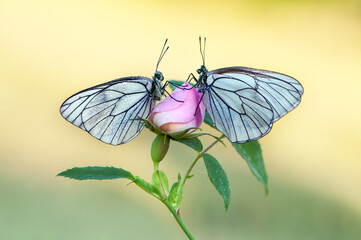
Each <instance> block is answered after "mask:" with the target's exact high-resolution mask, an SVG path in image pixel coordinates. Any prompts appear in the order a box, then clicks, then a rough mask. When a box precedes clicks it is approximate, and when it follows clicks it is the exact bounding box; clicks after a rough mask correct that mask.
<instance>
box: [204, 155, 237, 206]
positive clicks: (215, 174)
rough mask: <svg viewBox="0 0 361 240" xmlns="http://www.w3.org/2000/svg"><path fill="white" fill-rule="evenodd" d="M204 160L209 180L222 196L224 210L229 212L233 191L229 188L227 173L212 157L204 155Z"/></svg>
mask: <svg viewBox="0 0 361 240" xmlns="http://www.w3.org/2000/svg"><path fill="white" fill-rule="evenodd" d="M203 160H204V164H205V165H206V168H207V172H208V177H209V180H210V181H211V183H212V184H213V186H214V187H215V188H216V189H217V191H218V192H219V194H220V195H221V196H222V198H223V201H224V208H225V210H226V211H227V209H228V206H229V202H230V200H231V189H230V187H229V183H228V178H227V175H226V172H225V171H224V169H223V168H222V166H221V164H220V163H219V162H218V161H217V159H215V158H214V157H213V156H212V155H210V154H203Z"/></svg>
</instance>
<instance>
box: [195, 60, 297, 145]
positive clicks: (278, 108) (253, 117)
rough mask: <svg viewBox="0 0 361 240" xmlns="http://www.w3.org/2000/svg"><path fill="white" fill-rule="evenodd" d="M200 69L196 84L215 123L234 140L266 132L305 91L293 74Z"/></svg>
mask: <svg viewBox="0 0 361 240" xmlns="http://www.w3.org/2000/svg"><path fill="white" fill-rule="evenodd" d="M197 72H198V73H199V78H198V80H197V85H196V86H197V87H198V89H199V91H200V92H203V98H202V100H203V102H204V104H205V106H206V109H207V111H208V113H209V115H210V116H211V118H212V120H213V123H214V124H215V126H216V127H217V129H218V130H220V131H221V132H222V133H224V134H225V135H226V136H227V137H228V138H229V140H230V141H231V142H238V143H243V142H248V141H252V140H256V139H259V138H261V137H263V136H265V135H266V134H267V133H268V132H269V131H270V130H271V128H272V125H273V122H275V121H277V120H278V119H280V118H281V117H282V116H284V115H285V114H286V113H288V112H289V111H291V110H292V109H294V108H295V107H296V106H297V105H298V104H299V103H300V100H301V96H302V94H303V88H302V85H301V84H300V83H299V82H298V81H297V80H296V79H294V78H292V77H290V76H288V75H285V74H281V73H277V72H273V71H267V70H260V69H254V68H247V67H238V66H235V67H226V68H220V69H216V70H213V71H208V70H207V68H206V67H205V66H204V65H202V66H201V67H200V68H199V69H198V70H197Z"/></svg>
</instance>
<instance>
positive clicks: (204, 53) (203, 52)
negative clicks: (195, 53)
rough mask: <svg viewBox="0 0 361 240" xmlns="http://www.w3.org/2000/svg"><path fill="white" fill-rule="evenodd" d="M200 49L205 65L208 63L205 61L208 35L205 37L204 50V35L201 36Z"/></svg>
mask: <svg viewBox="0 0 361 240" xmlns="http://www.w3.org/2000/svg"><path fill="white" fill-rule="evenodd" d="M199 50H200V52H201V56H202V62H203V66H205V65H206V62H205V57H206V52H205V51H206V37H204V45H203V50H202V37H201V36H199Z"/></svg>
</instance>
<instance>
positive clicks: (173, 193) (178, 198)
mask: <svg viewBox="0 0 361 240" xmlns="http://www.w3.org/2000/svg"><path fill="white" fill-rule="evenodd" d="M181 179H182V177H181V176H180V174H178V181H177V182H175V183H173V185H172V188H171V189H170V193H169V197H168V200H169V202H170V203H171V204H172V206H173V207H174V209H178V208H179V206H180V204H181V202H182V198H183V187H181V186H180V182H181Z"/></svg>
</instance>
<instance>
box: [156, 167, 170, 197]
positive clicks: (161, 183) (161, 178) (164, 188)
mask: <svg viewBox="0 0 361 240" xmlns="http://www.w3.org/2000/svg"><path fill="white" fill-rule="evenodd" d="M152 183H153V186H154V187H155V188H156V189H157V190H158V191H159V192H160V193H162V195H163V196H164V198H166V197H167V196H168V193H169V186H168V178H167V175H165V173H164V172H163V171H160V170H156V171H154V173H153V177H152Z"/></svg>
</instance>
